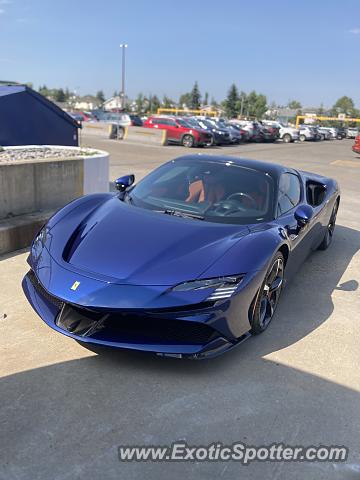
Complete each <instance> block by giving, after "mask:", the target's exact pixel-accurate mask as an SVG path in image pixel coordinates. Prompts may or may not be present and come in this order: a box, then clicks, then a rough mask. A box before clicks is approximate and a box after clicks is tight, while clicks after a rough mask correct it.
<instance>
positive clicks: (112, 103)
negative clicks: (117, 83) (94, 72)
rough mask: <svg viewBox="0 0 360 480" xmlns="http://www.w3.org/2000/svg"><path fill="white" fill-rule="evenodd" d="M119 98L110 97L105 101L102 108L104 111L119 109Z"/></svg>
mask: <svg viewBox="0 0 360 480" xmlns="http://www.w3.org/2000/svg"><path fill="white" fill-rule="evenodd" d="M121 107H122V105H121V97H119V96H116V97H111V98H109V99H108V100H105V102H104V105H103V108H104V110H108V111H110V110H113V109H114V108H121Z"/></svg>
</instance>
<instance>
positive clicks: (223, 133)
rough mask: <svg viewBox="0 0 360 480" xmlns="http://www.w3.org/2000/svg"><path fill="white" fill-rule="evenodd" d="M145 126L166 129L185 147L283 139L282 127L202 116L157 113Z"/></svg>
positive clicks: (174, 140) (169, 138)
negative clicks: (281, 137)
mask: <svg viewBox="0 0 360 480" xmlns="http://www.w3.org/2000/svg"><path fill="white" fill-rule="evenodd" d="M143 127H145V128H158V129H163V130H166V131H167V142H168V143H176V144H180V145H183V146H185V147H195V146H212V145H234V144H239V143H242V142H249V141H254V142H275V141H276V140H278V139H279V138H280V134H279V129H278V128H277V127H275V126H272V125H263V124H261V123H260V122H241V121H226V120H225V119H221V118H216V119H215V118H210V117H199V116H197V117H176V116H159V115H153V116H151V117H149V118H147V119H146V120H145V121H144V122H143Z"/></svg>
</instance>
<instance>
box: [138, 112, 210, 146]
mask: <svg viewBox="0 0 360 480" xmlns="http://www.w3.org/2000/svg"><path fill="white" fill-rule="evenodd" d="M143 126H144V127H147V128H160V129H162V130H166V132H167V137H166V139H167V142H169V143H177V144H180V145H183V146H184V147H188V148H191V147H202V146H205V145H212V144H213V141H214V139H213V136H212V134H211V133H210V132H208V131H206V130H201V129H200V128H194V127H192V126H191V125H189V124H188V123H187V122H186V121H185V120H184V119H182V118H176V117H154V116H153V117H149V118H148V119H147V120H145V122H144V124H143Z"/></svg>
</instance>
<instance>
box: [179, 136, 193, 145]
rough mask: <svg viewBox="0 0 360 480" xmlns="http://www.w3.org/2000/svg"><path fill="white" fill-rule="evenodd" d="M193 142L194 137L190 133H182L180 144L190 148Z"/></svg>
mask: <svg viewBox="0 0 360 480" xmlns="http://www.w3.org/2000/svg"><path fill="white" fill-rule="evenodd" d="M194 144H195V139H194V137H193V136H192V135H184V136H183V138H182V139H181V145H182V146H183V147H186V148H192V147H193V146H194Z"/></svg>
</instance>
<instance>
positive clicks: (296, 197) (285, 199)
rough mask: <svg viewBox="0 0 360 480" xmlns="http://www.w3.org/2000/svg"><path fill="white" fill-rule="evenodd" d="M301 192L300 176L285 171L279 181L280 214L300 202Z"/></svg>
mask: <svg viewBox="0 0 360 480" xmlns="http://www.w3.org/2000/svg"><path fill="white" fill-rule="evenodd" d="M300 193H301V188H300V182H299V179H298V177H297V176H296V175H294V174H293V173H283V174H282V175H281V177H280V182H279V200H278V209H277V210H278V211H277V214H278V216H279V215H282V214H283V213H286V212H288V211H289V210H291V209H292V208H294V207H295V206H296V205H297V204H298V203H299V201H300Z"/></svg>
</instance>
